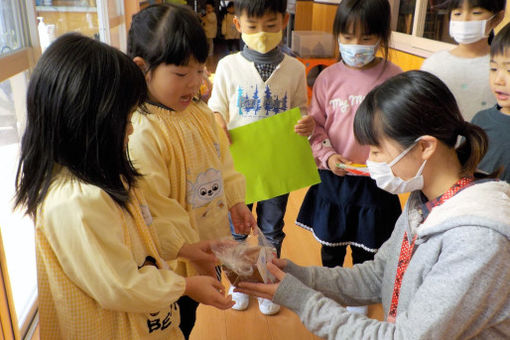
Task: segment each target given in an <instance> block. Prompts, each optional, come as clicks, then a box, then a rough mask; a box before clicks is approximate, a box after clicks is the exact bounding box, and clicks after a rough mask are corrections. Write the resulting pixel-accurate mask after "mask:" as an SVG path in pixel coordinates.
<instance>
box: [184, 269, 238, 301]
mask: <svg viewBox="0 0 510 340" xmlns="http://www.w3.org/2000/svg"><path fill="white" fill-rule="evenodd" d="M184 295H187V296H189V297H190V298H192V299H193V300H195V301H197V302H200V303H203V304H205V305H210V306H213V307H216V308H219V309H229V308H231V307H232V306H233V305H234V304H235V302H234V301H232V296H231V295H228V296H225V287H223V285H222V284H221V282H219V281H218V280H217V279H215V278H212V277H210V276H191V277H187V278H186V289H185V290H184Z"/></svg>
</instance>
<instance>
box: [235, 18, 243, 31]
mask: <svg viewBox="0 0 510 340" xmlns="http://www.w3.org/2000/svg"><path fill="white" fill-rule="evenodd" d="M233 21H234V25H235V26H236V30H237V31H238V32H239V33H243V31H241V21H239V18H238V17H237V15H236V16H234V20H233Z"/></svg>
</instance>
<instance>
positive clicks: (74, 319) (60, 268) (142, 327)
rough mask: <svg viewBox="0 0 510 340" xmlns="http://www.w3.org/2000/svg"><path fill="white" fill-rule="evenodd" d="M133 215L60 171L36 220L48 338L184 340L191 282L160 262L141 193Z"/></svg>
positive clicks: (134, 198)
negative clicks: (182, 311)
mask: <svg viewBox="0 0 510 340" xmlns="http://www.w3.org/2000/svg"><path fill="white" fill-rule="evenodd" d="M127 208H128V209H127V210H126V209H123V208H121V207H120V206H119V205H118V204H117V203H115V201H113V199H112V198H111V197H110V196H109V195H108V194H107V193H106V192H105V191H103V190H101V189H100V188H98V187H96V186H94V185H91V184H85V183H83V182H82V181H80V180H79V179H77V178H76V177H74V176H73V175H72V174H71V173H70V172H69V171H68V170H67V169H66V168H60V169H59V170H57V171H56V174H55V176H54V178H53V180H52V183H51V185H50V187H49V190H48V193H47V195H46V197H45V199H44V201H43V203H42V204H41V205H40V207H39V209H38V211H37V214H36V255H37V272H38V289H39V320H40V332H41V333H40V334H41V339H51V340H58V339H80V340H84V339H91V340H92V339H93V340H97V339H109V340H110V339H119V340H120V339H122V340H126V339H184V337H183V335H182V333H181V331H180V329H179V323H180V316H179V307H178V305H177V303H176V301H177V300H178V299H179V297H181V296H182V294H183V292H184V289H185V286H186V283H185V279H184V278H183V277H181V276H178V275H177V274H176V273H174V272H173V271H171V270H169V269H168V265H167V263H165V261H164V260H163V259H162V258H161V256H160V255H159V248H160V245H159V242H158V239H157V235H156V233H155V231H154V230H153V228H152V226H151V225H150V224H151V217H150V214H148V209H147V206H146V203H145V202H144V200H143V197H141V194H140V193H139V192H138V191H136V190H131V191H130V201H129V203H128V205H127ZM171 229H172V228H169V230H170V231H171ZM151 258H152V259H153V260H152V261H151ZM151 262H152V263H151ZM165 268H166V269H165Z"/></svg>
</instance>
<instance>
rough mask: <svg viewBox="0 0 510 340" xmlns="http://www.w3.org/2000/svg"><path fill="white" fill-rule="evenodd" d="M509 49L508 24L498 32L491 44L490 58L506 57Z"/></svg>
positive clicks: (509, 35) (509, 34)
mask: <svg viewBox="0 0 510 340" xmlns="http://www.w3.org/2000/svg"><path fill="white" fill-rule="evenodd" d="M509 48H510V24H506V25H505V27H503V28H502V29H501V31H499V33H498V34H497V35H496V37H495V38H494V40H493V41H492V43H491V56H496V55H507V53H508V52H509Z"/></svg>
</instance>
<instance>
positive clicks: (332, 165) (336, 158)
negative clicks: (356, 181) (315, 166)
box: [328, 154, 352, 176]
mask: <svg viewBox="0 0 510 340" xmlns="http://www.w3.org/2000/svg"><path fill="white" fill-rule="evenodd" d="M339 163H344V164H351V163H352V162H351V161H350V160H348V159H347V158H344V157H343V156H342V155H339V154H334V155H331V156H330V157H329V159H328V166H329V169H330V170H331V171H332V172H333V173H334V174H335V175H337V176H345V174H346V173H347V171H345V170H344V169H340V168H339V167H337V166H336V165H337V164H339Z"/></svg>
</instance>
